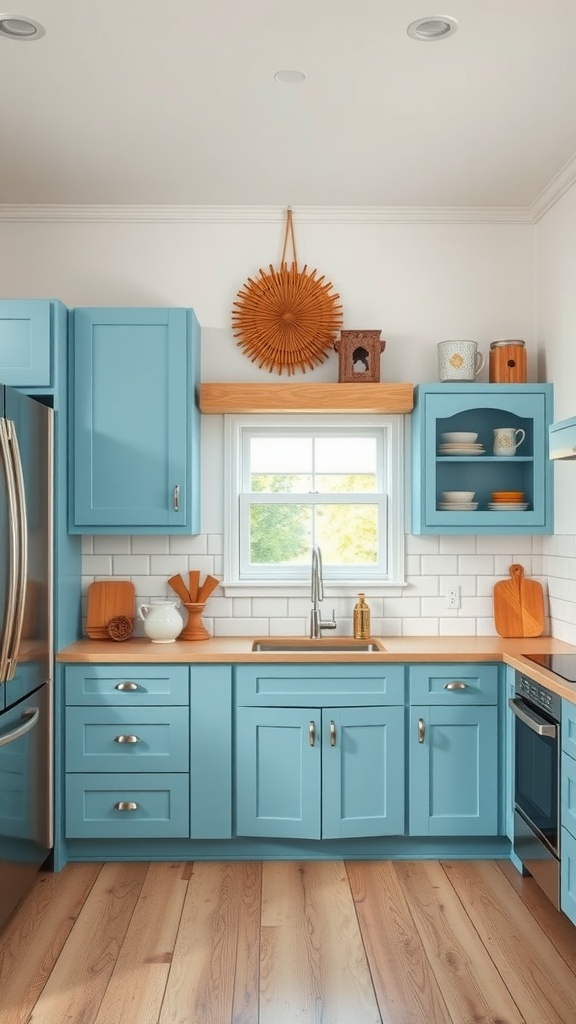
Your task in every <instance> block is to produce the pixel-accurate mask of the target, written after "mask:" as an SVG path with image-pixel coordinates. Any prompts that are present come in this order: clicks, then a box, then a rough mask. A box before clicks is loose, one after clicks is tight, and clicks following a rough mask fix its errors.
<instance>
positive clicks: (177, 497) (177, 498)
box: [172, 484, 180, 512]
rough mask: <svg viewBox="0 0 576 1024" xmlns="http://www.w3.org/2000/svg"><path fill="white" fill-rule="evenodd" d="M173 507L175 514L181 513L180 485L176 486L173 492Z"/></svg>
mask: <svg viewBox="0 0 576 1024" xmlns="http://www.w3.org/2000/svg"><path fill="white" fill-rule="evenodd" d="M172 505H173V507H174V511H175V512H179V511H180V484H176V485H175V487H174V488H173V490H172Z"/></svg>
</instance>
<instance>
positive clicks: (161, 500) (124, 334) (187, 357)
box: [70, 309, 199, 533]
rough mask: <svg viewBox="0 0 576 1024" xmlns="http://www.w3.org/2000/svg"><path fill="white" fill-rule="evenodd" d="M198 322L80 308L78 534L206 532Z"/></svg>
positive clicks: (75, 371) (168, 314)
mask: <svg viewBox="0 0 576 1024" xmlns="http://www.w3.org/2000/svg"><path fill="white" fill-rule="evenodd" d="M196 328H197V322H196V319H195V317H194V314H193V313H192V311H191V310H186V309H140V310H138V309H75V310H74V311H73V343H72V389H73V391H72V396H73V398H72V404H73V419H72V423H73V426H72V433H71V439H70V442H71V450H72V451H73V482H72V487H71V510H70V523H71V531H72V532H78V533H82V532H90V533H107V532H108V533H110V532H120V533H122V532H131V533H138V532H140V533H144V532H151V533H154V532H156V533H157V532H160V531H161V532H164V533H170V532H188V533H193V532H198V529H199V523H198V501H199V495H198V445H199V430H198V421H197V415H196V411H195V403H194V384H195V373H196V367H197V361H198V348H199V345H198V338H197V330H196Z"/></svg>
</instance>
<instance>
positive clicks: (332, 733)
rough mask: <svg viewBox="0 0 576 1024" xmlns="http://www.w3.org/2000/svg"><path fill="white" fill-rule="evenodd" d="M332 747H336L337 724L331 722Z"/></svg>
mask: <svg viewBox="0 0 576 1024" xmlns="http://www.w3.org/2000/svg"><path fill="white" fill-rule="evenodd" d="M330 746H331V747H335V746H336V724H335V723H334V722H330Z"/></svg>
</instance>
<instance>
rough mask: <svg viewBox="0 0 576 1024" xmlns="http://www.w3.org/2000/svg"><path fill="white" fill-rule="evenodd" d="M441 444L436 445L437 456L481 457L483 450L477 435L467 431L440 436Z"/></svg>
mask: <svg viewBox="0 0 576 1024" xmlns="http://www.w3.org/2000/svg"><path fill="white" fill-rule="evenodd" d="M441 438H442V443H441V444H439V445H438V454H439V455H466V456H469V455H483V454H484V451H485V448H484V445H483V444H479V443H478V434H472V433H469V432H468V431H456V432H452V433H449V434H441Z"/></svg>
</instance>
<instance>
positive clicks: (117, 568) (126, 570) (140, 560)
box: [112, 555, 150, 577]
mask: <svg viewBox="0 0 576 1024" xmlns="http://www.w3.org/2000/svg"><path fill="white" fill-rule="evenodd" d="M149 570H150V557H149V556H148V555H114V556H113V557H112V572H113V574H114V576H124V577H127V576H128V577H129V576H145V575H146V573H147V572H149Z"/></svg>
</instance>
